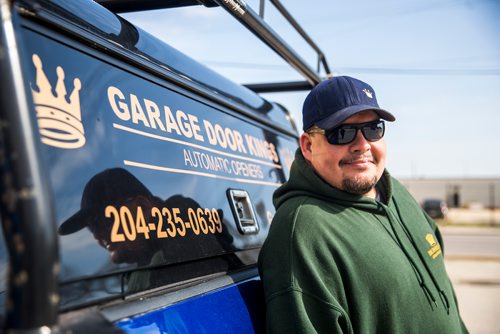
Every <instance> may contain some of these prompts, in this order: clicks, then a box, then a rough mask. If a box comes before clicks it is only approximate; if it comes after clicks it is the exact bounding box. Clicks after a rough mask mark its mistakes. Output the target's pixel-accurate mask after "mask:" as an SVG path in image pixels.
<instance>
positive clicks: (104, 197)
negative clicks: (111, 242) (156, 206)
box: [58, 168, 153, 235]
mask: <svg viewBox="0 0 500 334" xmlns="http://www.w3.org/2000/svg"><path fill="white" fill-rule="evenodd" d="M137 196H145V197H147V198H151V197H153V195H152V194H151V192H150V191H149V190H148V189H147V188H146V187H145V186H144V185H143V184H142V183H141V182H140V181H139V180H138V179H137V178H136V177H135V176H134V175H132V174H131V173H130V172H128V171H127V170H125V169H123V168H111V169H106V170H104V171H102V172H100V173H99V174H96V175H94V176H93V177H92V178H91V179H90V181H89V182H88V183H87V184H86V186H85V189H84V190H83V195H82V201H81V206H80V211H78V212H77V213H75V214H74V215H73V216H71V217H69V218H68V219H67V220H66V221H65V222H64V223H62V225H61V226H60V227H59V229H58V232H59V234H61V235H66V234H70V233H74V232H77V231H79V230H81V229H82V228H84V227H86V226H88V225H89V224H91V223H92V221H93V220H94V219H95V218H96V217H103V216H104V209H105V208H106V206H108V205H115V206H119V205H122V204H123V203H124V202H125V201H127V200H128V199H132V198H135V197H137Z"/></svg>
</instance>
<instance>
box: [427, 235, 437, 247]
mask: <svg viewBox="0 0 500 334" xmlns="http://www.w3.org/2000/svg"><path fill="white" fill-rule="evenodd" d="M425 240H427V242H428V243H429V246H434V245H436V240H434V236H433V235H432V234H430V233H428V234H427V235H426V236H425Z"/></svg>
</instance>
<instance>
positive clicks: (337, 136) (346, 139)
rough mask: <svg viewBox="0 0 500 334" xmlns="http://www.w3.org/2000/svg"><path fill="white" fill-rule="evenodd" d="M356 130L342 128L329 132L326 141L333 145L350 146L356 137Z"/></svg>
mask: <svg viewBox="0 0 500 334" xmlns="http://www.w3.org/2000/svg"><path fill="white" fill-rule="evenodd" d="M356 132H357V129H356V128H352V127H347V126H340V127H338V128H334V129H332V130H331V131H329V132H328V134H327V137H326V139H327V140H328V142H329V143H330V144H333V145H344V144H349V143H350V142H352V141H353V140H354V138H355V137H356Z"/></svg>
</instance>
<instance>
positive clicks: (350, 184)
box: [342, 173, 378, 195]
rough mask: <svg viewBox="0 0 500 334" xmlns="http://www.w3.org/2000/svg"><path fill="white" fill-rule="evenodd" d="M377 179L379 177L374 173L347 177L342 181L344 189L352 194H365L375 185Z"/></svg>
mask: <svg viewBox="0 0 500 334" xmlns="http://www.w3.org/2000/svg"><path fill="white" fill-rule="evenodd" d="M377 181H378V180H377V177H376V176H375V175H373V173H372V174H371V175H365V176H361V175H357V176H356V177H347V178H344V180H343V181H342V189H343V190H344V191H346V192H348V193H351V194H355V195H365V194H367V193H369V192H370V191H371V190H372V189H373V188H374V187H375V185H376V184H377Z"/></svg>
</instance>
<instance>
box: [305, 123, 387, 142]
mask: <svg viewBox="0 0 500 334" xmlns="http://www.w3.org/2000/svg"><path fill="white" fill-rule="evenodd" d="M358 130H361V133H363V136H364V137H365V139H366V140H368V141H372V142H373V141H377V140H380V139H382V137H384V133H385V123H384V121H382V120H377V121H373V122H367V123H360V124H344V125H339V126H337V127H335V128H332V129H328V130H324V129H312V130H310V131H308V132H307V133H321V134H324V135H325V137H326V140H327V141H328V143H330V144H332V145H346V144H349V143H352V142H353V141H354V139H355V138H356V135H357V133H358Z"/></svg>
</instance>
